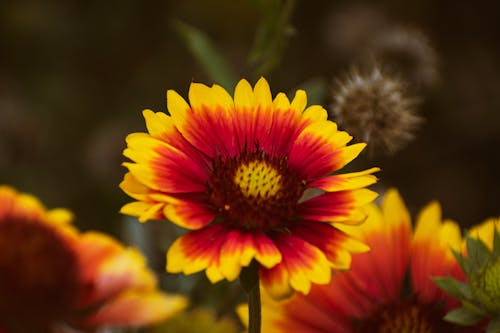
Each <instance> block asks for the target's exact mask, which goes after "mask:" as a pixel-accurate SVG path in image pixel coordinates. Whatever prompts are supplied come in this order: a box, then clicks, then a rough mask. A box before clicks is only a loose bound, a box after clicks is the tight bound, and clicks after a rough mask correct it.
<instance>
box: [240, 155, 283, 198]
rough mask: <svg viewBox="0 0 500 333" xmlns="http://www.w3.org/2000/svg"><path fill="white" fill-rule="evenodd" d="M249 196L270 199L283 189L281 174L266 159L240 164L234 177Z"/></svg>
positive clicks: (242, 191)
mask: <svg viewBox="0 0 500 333" xmlns="http://www.w3.org/2000/svg"><path fill="white" fill-rule="evenodd" d="M233 181H234V183H235V184H237V185H238V186H239V188H240V190H241V193H243V195H244V196H245V197H247V198H257V197H259V198H262V199H269V198H271V197H273V196H275V195H276V194H277V193H278V192H279V191H280V189H281V184H282V180H281V174H280V173H279V172H278V170H276V169H275V168H274V167H273V166H271V165H269V164H268V163H267V162H266V161H250V162H248V163H245V164H242V165H240V167H239V168H238V169H237V170H236V173H235V175H234V179H233Z"/></svg>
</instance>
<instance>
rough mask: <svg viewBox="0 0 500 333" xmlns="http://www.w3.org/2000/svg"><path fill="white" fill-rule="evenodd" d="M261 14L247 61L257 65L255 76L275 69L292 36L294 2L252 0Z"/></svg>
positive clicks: (284, 0)
mask: <svg viewBox="0 0 500 333" xmlns="http://www.w3.org/2000/svg"><path fill="white" fill-rule="evenodd" d="M254 3H255V4H256V5H257V6H258V7H259V9H260V10H261V12H262V18H261V21H260V22H259V25H258V27H257V30H256V32H255V38H254V43H253V47H252V50H251V51H250V54H249V57H248V61H249V63H250V64H253V65H257V66H258V68H257V70H256V72H257V73H256V74H257V76H263V75H266V74H268V73H269V72H270V71H271V70H272V69H273V68H274V67H276V66H277V65H278V64H279V62H280V61H281V58H282V56H283V53H284V51H285V48H286V46H287V45H288V39H289V38H290V36H291V35H292V34H293V28H292V26H291V25H290V19H291V16H292V13H293V8H294V7H295V0H254Z"/></svg>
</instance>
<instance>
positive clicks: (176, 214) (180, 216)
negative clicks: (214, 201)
mask: <svg viewBox="0 0 500 333" xmlns="http://www.w3.org/2000/svg"><path fill="white" fill-rule="evenodd" d="M192 198H194V200H178V201H177V202H175V203H172V204H169V205H165V207H164V209H163V214H164V215H165V217H166V218H167V219H168V220H169V221H171V222H173V223H175V224H177V225H178V226H181V227H183V228H186V229H190V230H195V229H200V228H203V227H204V226H206V225H207V224H209V223H210V222H212V221H213V220H214V219H215V217H216V216H217V211H215V210H214V209H213V208H212V207H211V206H209V205H208V204H206V203H205V200H204V199H203V198H201V199H196V197H195V196H192Z"/></svg>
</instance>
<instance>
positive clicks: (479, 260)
mask: <svg viewBox="0 0 500 333" xmlns="http://www.w3.org/2000/svg"><path fill="white" fill-rule="evenodd" d="M466 243H467V253H468V255H469V258H470V262H471V264H472V269H473V271H474V272H478V271H479V270H480V269H481V268H482V267H484V266H485V265H486V264H487V263H488V261H489V259H490V255H491V253H490V250H489V249H488V247H487V246H486V244H484V242H483V241H482V240H480V239H475V238H472V237H471V236H470V235H467V237H466Z"/></svg>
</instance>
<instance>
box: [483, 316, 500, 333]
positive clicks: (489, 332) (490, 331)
mask: <svg viewBox="0 0 500 333" xmlns="http://www.w3.org/2000/svg"><path fill="white" fill-rule="evenodd" d="M486 333H500V316H497V317H495V318H493V319H492V320H491V321H490V323H489V324H488V328H487V329H486Z"/></svg>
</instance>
